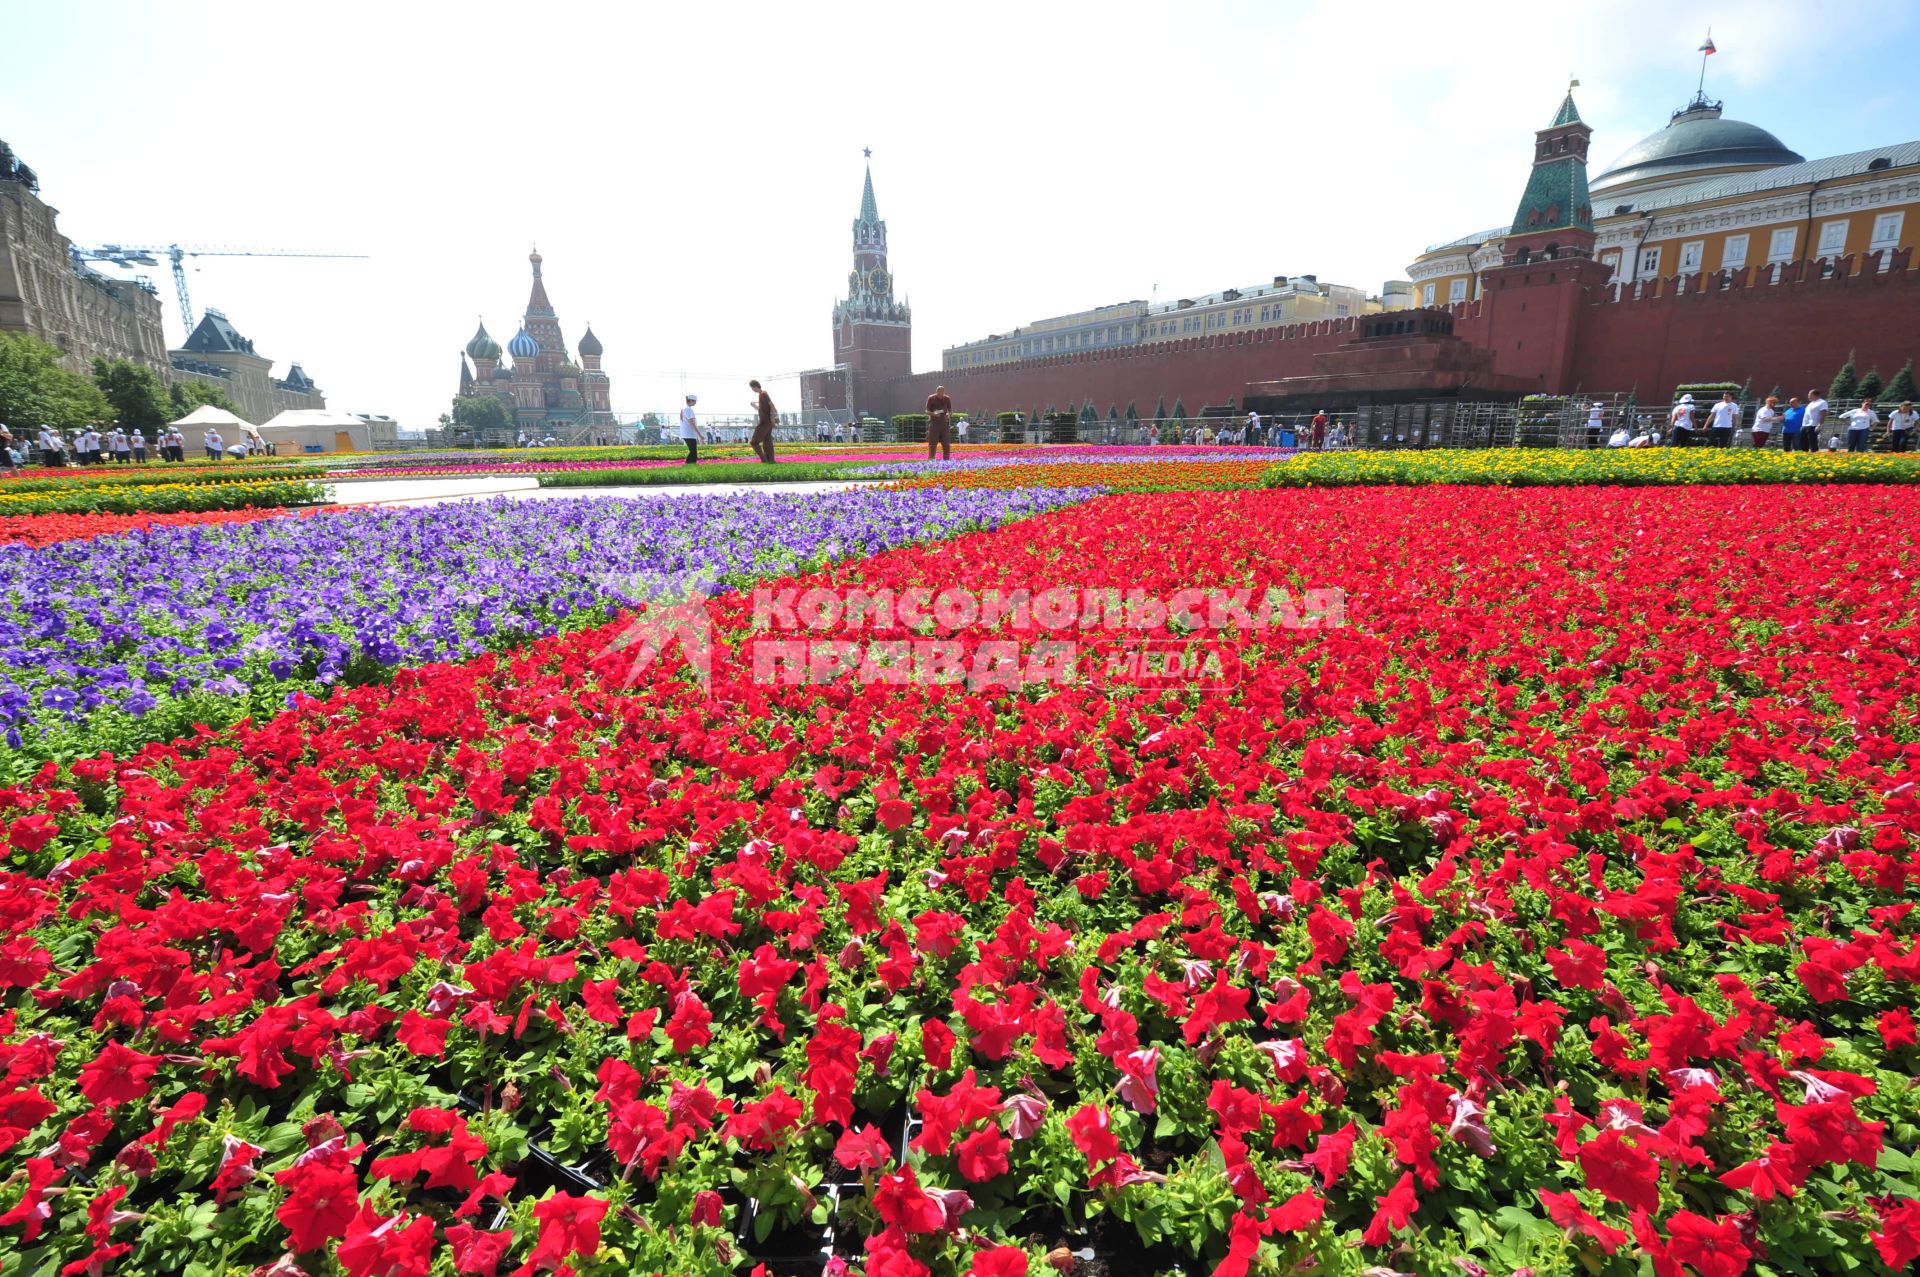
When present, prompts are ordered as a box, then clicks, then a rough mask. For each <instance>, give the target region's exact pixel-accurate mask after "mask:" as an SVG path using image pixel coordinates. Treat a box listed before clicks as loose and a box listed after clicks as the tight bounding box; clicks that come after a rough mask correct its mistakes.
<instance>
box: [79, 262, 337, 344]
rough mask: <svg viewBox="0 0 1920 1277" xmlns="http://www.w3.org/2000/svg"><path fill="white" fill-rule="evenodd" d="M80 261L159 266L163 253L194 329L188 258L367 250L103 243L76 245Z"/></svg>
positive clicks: (183, 314)
mask: <svg viewBox="0 0 1920 1277" xmlns="http://www.w3.org/2000/svg"><path fill="white" fill-rule="evenodd" d="M72 251H73V260H74V263H75V264H76V265H78V264H80V263H83V262H107V263H109V264H110V265H114V266H158V265H159V264H160V259H161V258H162V257H164V258H166V259H167V261H168V262H170V263H172V265H173V287H174V290H175V291H176V292H177V293H178V294H179V295H180V323H181V324H182V325H183V326H184V328H185V330H186V332H187V333H189V334H191V333H192V332H193V302H192V301H191V300H189V299H188V297H187V269H186V265H185V263H186V259H187V258H189V257H343V258H360V259H364V258H365V257H366V254H365V253H295V252H288V251H286V250H283V249H277V248H196V247H190V246H185V245H181V244H167V245H164V246H159V247H156V246H154V245H144V246H142V245H138V244H102V245H101V246H100V247H98V248H81V247H80V246H79V245H77V244H76V245H75V246H74V247H73V250H72Z"/></svg>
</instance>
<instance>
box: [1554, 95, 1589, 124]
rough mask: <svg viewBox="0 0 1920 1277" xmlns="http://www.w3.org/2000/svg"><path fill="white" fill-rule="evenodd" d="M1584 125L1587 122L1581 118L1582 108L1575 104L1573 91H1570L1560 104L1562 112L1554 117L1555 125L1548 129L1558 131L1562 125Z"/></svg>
mask: <svg viewBox="0 0 1920 1277" xmlns="http://www.w3.org/2000/svg"><path fill="white" fill-rule="evenodd" d="M1583 123H1585V121H1584V120H1582V119H1581V118H1580V108H1579V107H1577V106H1575V105H1574V104H1573V90H1572V89H1568V90H1567V96H1566V99H1565V100H1564V101H1563V102H1561V103H1560V110H1559V112H1558V114H1556V115H1555V116H1554V117H1553V123H1552V124H1549V125H1547V127H1548V128H1550V129H1557V128H1559V127H1560V126H1561V125H1562V124H1583Z"/></svg>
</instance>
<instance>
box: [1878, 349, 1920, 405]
mask: <svg viewBox="0 0 1920 1277" xmlns="http://www.w3.org/2000/svg"><path fill="white" fill-rule="evenodd" d="M1880 393H1881V398H1883V399H1884V400H1885V401H1886V402H1888V403H1905V402H1906V401H1907V400H1909V399H1912V398H1914V397H1915V395H1914V393H1913V360H1911V359H1909V360H1907V362H1906V363H1904V364H1902V365H1901V367H1900V371H1899V372H1897V373H1895V374H1893V380H1892V381H1890V382H1888V383H1887V388H1886V389H1885V390H1883V391H1881V392H1880Z"/></svg>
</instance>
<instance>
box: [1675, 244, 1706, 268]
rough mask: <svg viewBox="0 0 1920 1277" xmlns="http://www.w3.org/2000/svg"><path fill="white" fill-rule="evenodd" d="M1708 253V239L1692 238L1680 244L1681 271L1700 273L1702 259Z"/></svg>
mask: <svg viewBox="0 0 1920 1277" xmlns="http://www.w3.org/2000/svg"><path fill="white" fill-rule="evenodd" d="M1706 255H1707V241H1705V240H1704V239H1690V240H1688V241H1687V242H1686V243H1684V244H1682V245H1681V246H1680V273H1681V274H1682V275H1697V274H1699V273H1700V259H1701V258H1703V257H1705V256H1706Z"/></svg>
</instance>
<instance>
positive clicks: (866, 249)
mask: <svg viewBox="0 0 1920 1277" xmlns="http://www.w3.org/2000/svg"><path fill="white" fill-rule="evenodd" d="M865 154H866V157H867V159H868V160H869V161H871V160H872V158H873V152H872V151H871V150H868V151H867V152H866V153H865ZM833 359H834V363H836V364H844V365H846V366H847V367H849V368H851V369H852V370H853V373H854V375H855V377H856V378H857V380H858V381H860V382H865V383H869V384H870V383H872V382H878V381H892V380H895V379H897V378H901V377H905V376H907V375H908V374H910V373H911V372H912V371H913V314H912V312H911V311H910V310H909V309H908V308H907V307H906V305H904V304H903V303H901V302H899V301H896V300H895V299H894V295H893V273H892V272H891V271H890V270H888V269H887V224H886V223H885V222H883V221H881V220H880V209H879V206H878V205H876V204H875V203H874V199H873V165H872V164H871V163H869V164H868V165H867V182H866V187H865V189H864V190H862V191H861V193H860V216H859V217H858V218H856V219H854V223H853V269H852V270H851V271H849V272H848V274H847V295H846V298H845V299H844V300H842V301H839V302H836V303H834V307H833Z"/></svg>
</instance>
